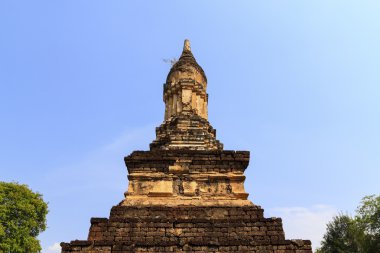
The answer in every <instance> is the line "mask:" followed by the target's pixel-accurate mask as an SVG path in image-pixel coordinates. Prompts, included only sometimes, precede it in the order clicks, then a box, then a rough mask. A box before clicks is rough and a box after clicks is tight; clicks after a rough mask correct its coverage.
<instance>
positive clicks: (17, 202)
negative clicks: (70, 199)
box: [0, 182, 48, 253]
mask: <svg viewBox="0 0 380 253" xmlns="http://www.w3.org/2000/svg"><path fill="white" fill-rule="evenodd" d="M47 213H48V206H47V203H45V202H44V200H43V199H42V195H41V194H39V193H34V192H33V191H32V190H30V189H29V188H28V186H27V185H21V184H18V183H6V182H0V253H25V252H28V253H36V252H40V251H41V246H40V242H39V240H38V239H37V236H38V235H39V233H40V232H42V231H44V230H45V229H46V214H47Z"/></svg>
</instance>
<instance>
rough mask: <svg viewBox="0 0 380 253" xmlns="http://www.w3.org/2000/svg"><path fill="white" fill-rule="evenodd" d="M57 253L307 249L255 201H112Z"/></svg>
mask: <svg viewBox="0 0 380 253" xmlns="http://www.w3.org/2000/svg"><path fill="white" fill-rule="evenodd" d="M61 246H62V252H63V253H69V252H88V253H93V252H97V253H99V252H104V253H111V252H112V253H121V252H257V253H258V252H260V253H264V252H265V253H266V252H268V253H291V252H294V253H311V252H312V251H311V243H310V241H308V240H306V241H303V240H285V236H284V231H283V228H282V221H281V219H280V218H264V217H263V209H261V208H260V207H259V206H247V207H202V206H197V207H180V206H179V207H165V206H161V207H160V206H155V207H131V206H114V207H113V208H112V210H111V215H110V218H109V219H106V218H92V219H91V227H90V232H89V236H88V240H86V241H72V242H71V243H62V244H61Z"/></svg>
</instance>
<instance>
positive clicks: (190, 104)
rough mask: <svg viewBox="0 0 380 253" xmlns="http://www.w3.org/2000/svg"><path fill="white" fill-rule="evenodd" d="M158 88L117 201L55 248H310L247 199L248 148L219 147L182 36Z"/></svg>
mask: <svg viewBox="0 0 380 253" xmlns="http://www.w3.org/2000/svg"><path fill="white" fill-rule="evenodd" d="M163 88H164V92H163V99H164V102H165V119H164V121H163V123H162V124H161V125H160V126H159V127H157V128H156V136H157V137H156V139H155V140H154V141H153V142H152V143H151V144H150V150H149V151H134V152H133V153H132V154H130V155H129V156H127V157H125V158H124V160H125V164H126V166H127V168H128V173H129V174H128V179H129V186H128V190H127V191H126V192H125V194H124V195H125V199H124V200H122V201H121V202H120V203H119V204H118V205H116V206H114V207H112V209H111V213H110V217H109V218H92V219H91V227H90V231H89V234H88V238H87V240H75V241H71V242H70V243H61V246H62V252H63V253H71V252H91V253H95V252H96V253H99V252H104V253H111V252H112V253H122V252H255V253H259V252H260V253H311V252H312V250H311V242H310V241H309V240H286V239H285V235H284V230H283V228H282V221H281V219H280V218H265V217H264V216H263V209H262V208H261V207H260V206H258V205H255V204H253V203H252V202H251V201H250V200H248V199H247V197H248V193H246V191H245V190H244V180H245V176H244V171H245V169H246V168H247V166H248V163H249V151H230V150H223V144H222V143H220V142H219V141H218V140H217V139H216V131H215V129H214V128H213V127H212V126H211V125H210V123H209V122H208V112H207V103H208V95H207V93H206V88H207V78H206V75H205V73H204V71H203V69H202V68H201V67H200V66H199V65H198V63H197V62H196V60H195V58H194V56H193V54H192V52H191V49H190V43H189V41H188V40H186V41H185V43H184V48H183V52H182V54H181V57H180V58H179V60H178V61H177V62H176V63H175V64H174V65H173V66H172V68H171V70H170V72H169V74H168V76H167V78H166V82H165V84H164V87H163ZM305 226H307V224H305Z"/></svg>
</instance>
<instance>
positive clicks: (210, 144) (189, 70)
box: [150, 40, 223, 150]
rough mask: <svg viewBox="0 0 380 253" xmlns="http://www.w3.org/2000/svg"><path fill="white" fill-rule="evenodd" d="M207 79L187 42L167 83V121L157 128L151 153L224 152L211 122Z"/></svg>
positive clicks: (165, 97)
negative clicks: (185, 150)
mask: <svg viewBox="0 0 380 253" xmlns="http://www.w3.org/2000/svg"><path fill="white" fill-rule="evenodd" d="M206 88H207V78H206V75H205V73H204V71H203V69H202V67H201V66H199V64H198V63H197V61H196V60H195V58H194V56H193V54H192V52H191V47H190V41H189V40H185V42H184V45H183V51H182V54H181V56H180V58H179V60H178V61H177V62H176V63H175V64H174V65H173V66H172V68H171V69H170V71H169V74H168V76H167V78H166V83H165V84H164V94H163V99H164V103H165V121H164V123H163V124H162V125H161V126H160V127H158V128H157V129H156V135H157V138H156V140H154V141H153V143H152V144H151V145H150V148H151V150H172V149H188V150H222V149H223V144H221V143H220V142H219V141H218V140H216V130H214V129H213V128H212V126H211V125H210V123H209V122H208V110H207V103H208V94H207V92H206Z"/></svg>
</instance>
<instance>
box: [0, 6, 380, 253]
mask: <svg viewBox="0 0 380 253" xmlns="http://www.w3.org/2000/svg"><path fill="white" fill-rule="evenodd" d="M379 13H380V4H379V1H350V0H344V1H343V0H342V1H304V0H300V1H292V0H290V1H280V0H278V1H270V0H265V1H251V0H250V1H220V0H218V1H203V0H202V1H186V3H185V1H124V0H123V1H121V0H120V1H95V0H91V1H85V0H79V1H78V0H65V1H49V0H46V1H39V0H35V1H27V0H25V1H17V0H15V1H11V0H8V1H7V0H4V1H1V2H0V180H2V181H17V182H20V183H25V184H28V185H29V186H30V187H31V188H32V189H33V190H34V191H39V192H40V193H42V194H43V195H44V199H45V200H46V201H48V202H49V209H50V213H49V215H48V229H47V230H46V231H45V232H44V233H42V234H41V236H40V239H41V242H42V245H43V248H44V250H43V252H44V253H52V252H59V247H58V246H57V244H56V243H58V242H61V241H66V242H67V241H70V240H73V239H86V237H87V233H88V229H89V225H90V223H89V221H90V218H91V217H107V216H108V215H109V210H110V208H111V207H112V205H115V204H117V203H118V202H119V201H121V200H122V199H123V192H124V191H125V190H126V189H127V171H126V168H125V166H124V164H123V157H124V156H126V155H128V154H129V153H130V152H132V151H133V150H136V149H139V150H147V149H148V147H149V143H150V142H151V141H152V140H153V139H154V138H155V136H154V128H155V127H156V126H158V125H159V124H160V123H161V122H162V121H163V117H164V104H163V102H162V84H163V83H164V82H165V79H166V75H167V73H168V71H169V69H170V65H168V64H167V63H165V62H164V61H163V59H171V58H173V57H178V56H179V55H180V53H181V50H182V45H183V40H184V39H185V38H189V39H190V40H191V43H192V51H193V54H194V55H195V57H196V59H197V60H198V63H199V64H200V65H201V66H202V67H203V69H204V70H205V72H206V75H207V77H208V93H209V120H210V122H211V124H212V125H213V127H214V128H216V129H217V136H218V139H219V140H221V142H223V143H224V145H225V149H234V150H249V151H251V162H250V166H249V167H248V169H247V171H246V176H247V180H246V184H245V185H246V190H247V191H248V192H249V193H250V199H251V200H252V201H253V202H254V203H256V204H258V205H261V206H262V207H264V209H265V215H266V216H269V217H270V216H281V217H282V218H283V222H284V225H285V232H286V237H287V238H289V239H295V238H303V239H312V241H313V243H314V245H318V243H319V241H320V239H321V237H322V234H323V232H324V224H325V222H327V221H328V220H329V219H331V216H332V215H334V214H336V213H337V212H338V211H343V212H348V213H353V212H354V210H355V208H356V206H357V205H358V204H359V202H360V199H361V198H362V197H363V196H365V195H369V194H379V193H380V183H379V178H380V71H379V69H380V15H379Z"/></svg>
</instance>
